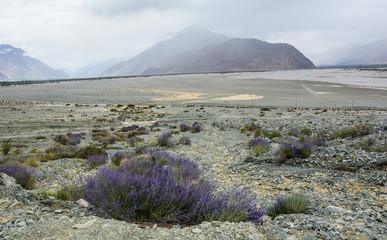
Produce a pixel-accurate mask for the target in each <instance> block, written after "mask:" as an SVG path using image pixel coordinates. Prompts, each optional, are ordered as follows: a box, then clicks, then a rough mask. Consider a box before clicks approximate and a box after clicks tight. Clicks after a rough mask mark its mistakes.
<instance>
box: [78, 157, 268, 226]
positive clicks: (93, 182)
mask: <svg viewBox="0 0 387 240" xmlns="http://www.w3.org/2000/svg"><path fill="white" fill-rule="evenodd" d="M152 156H153V157H152ZM160 157H163V158H167V160H168V161H159V160H157V159H160ZM80 189H82V191H78V193H81V194H80V196H78V197H83V198H85V199H86V200H87V201H89V202H90V203H91V204H93V205H94V206H95V207H96V208H97V209H98V210H100V211H101V212H102V213H103V214H105V215H106V216H108V217H112V218H116V219H119V220H125V221H135V222H142V221H145V222H167V223H186V224H193V223H200V222H202V221H215V220H217V221H229V222H239V221H252V222H254V223H257V224H258V223H261V217H262V216H263V214H264V211H263V210H261V209H257V208H256V207H255V204H254V200H255V196H254V194H253V193H252V192H250V191H249V190H248V189H237V188H235V189H233V190H232V191H230V192H228V193H225V194H218V195H215V194H214V190H215V187H214V186H213V185H212V184H211V183H209V182H208V181H206V180H205V179H204V178H203V177H202V176H201V171H200V170H199V168H198V167H197V165H196V163H194V162H192V161H190V160H189V159H188V158H181V157H175V156H171V155H170V154H169V153H167V152H162V151H159V152H157V153H156V152H154V153H151V154H150V156H149V157H148V158H146V159H141V160H138V159H132V160H130V161H128V162H126V163H125V164H124V165H123V166H122V167H121V168H120V169H118V170H117V169H108V168H102V169H100V170H99V171H98V172H97V173H96V175H95V176H91V177H88V178H86V179H85V180H84V182H83V184H82V186H80Z"/></svg>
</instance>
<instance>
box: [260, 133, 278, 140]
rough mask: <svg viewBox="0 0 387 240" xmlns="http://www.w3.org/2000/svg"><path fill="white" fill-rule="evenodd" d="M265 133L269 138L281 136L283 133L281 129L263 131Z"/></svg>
mask: <svg viewBox="0 0 387 240" xmlns="http://www.w3.org/2000/svg"><path fill="white" fill-rule="evenodd" d="M263 135H264V136H265V137H267V138H269V139H273V138H277V137H281V133H280V132H279V131H272V132H269V131H263Z"/></svg>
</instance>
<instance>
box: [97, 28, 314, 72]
mask: <svg viewBox="0 0 387 240" xmlns="http://www.w3.org/2000/svg"><path fill="white" fill-rule="evenodd" d="M301 68H314V65H313V63H312V62H311V61H310V60H309V59H307V58H306V57H305V56H304V55H303V54H302V53H300V52H299V51H298V50H297V49H296V48H294V47H293V46H291V45H289V44H283V43H281V44H272V43H267V42H264V41H260V40H257V39H238V38H234V39H230V38H228V37H225V36H224V35H221V34H215V33H211V32H209V31H207V30H205V29H203V28H200V27H198V26H193V27H190V28H188V29H186V30H185V31H183V32H182V33H181V34H179V35H178V36H176V37H175V38H173V39H171V40H168V41H164V42H160V43H158V44H156V45H155V46H153V47H151V48H149V49H147V50H145V51H144V52H142V53H141V54H139V55H137V56H135V57H134V58H132V59H131V60H129V61H126V62H121V63H119V64H116V65H114V66H112V67H110V68H109V69H107V70H106V71H105V72H104V73H103V74H102V76H124V75H152V74H171V73H204V72H230V71H257V70H274V69H301Z"/></svg>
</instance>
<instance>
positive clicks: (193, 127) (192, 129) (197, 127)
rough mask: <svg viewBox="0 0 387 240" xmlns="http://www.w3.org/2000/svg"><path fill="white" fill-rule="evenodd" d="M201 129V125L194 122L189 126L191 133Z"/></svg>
mask: <svg viewBox="0 0 387 240" xmlns="http://www.w3.org/2000/svg"><path fill="white" fill-rule="evenodd" d="M201 131H202V127H201V126H200V125H199V124H198V123H196V124H194V125H193V126H192V128H191V133H198V132H201Z"/></svg>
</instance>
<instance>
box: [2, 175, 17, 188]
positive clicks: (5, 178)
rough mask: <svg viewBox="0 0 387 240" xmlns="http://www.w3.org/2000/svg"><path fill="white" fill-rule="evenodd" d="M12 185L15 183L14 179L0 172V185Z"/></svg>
mask: <svg viewBox="0 0 387 240" xmlns="http://www.w3.org/2000/svg"><path fill="white" fill-rule="evenodd" d="M13 185H16V180H15V179H14V178H13V177H11V176H8V175H7V174H5V173H0V186H6V187H7V186H13Z"/></svg>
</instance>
